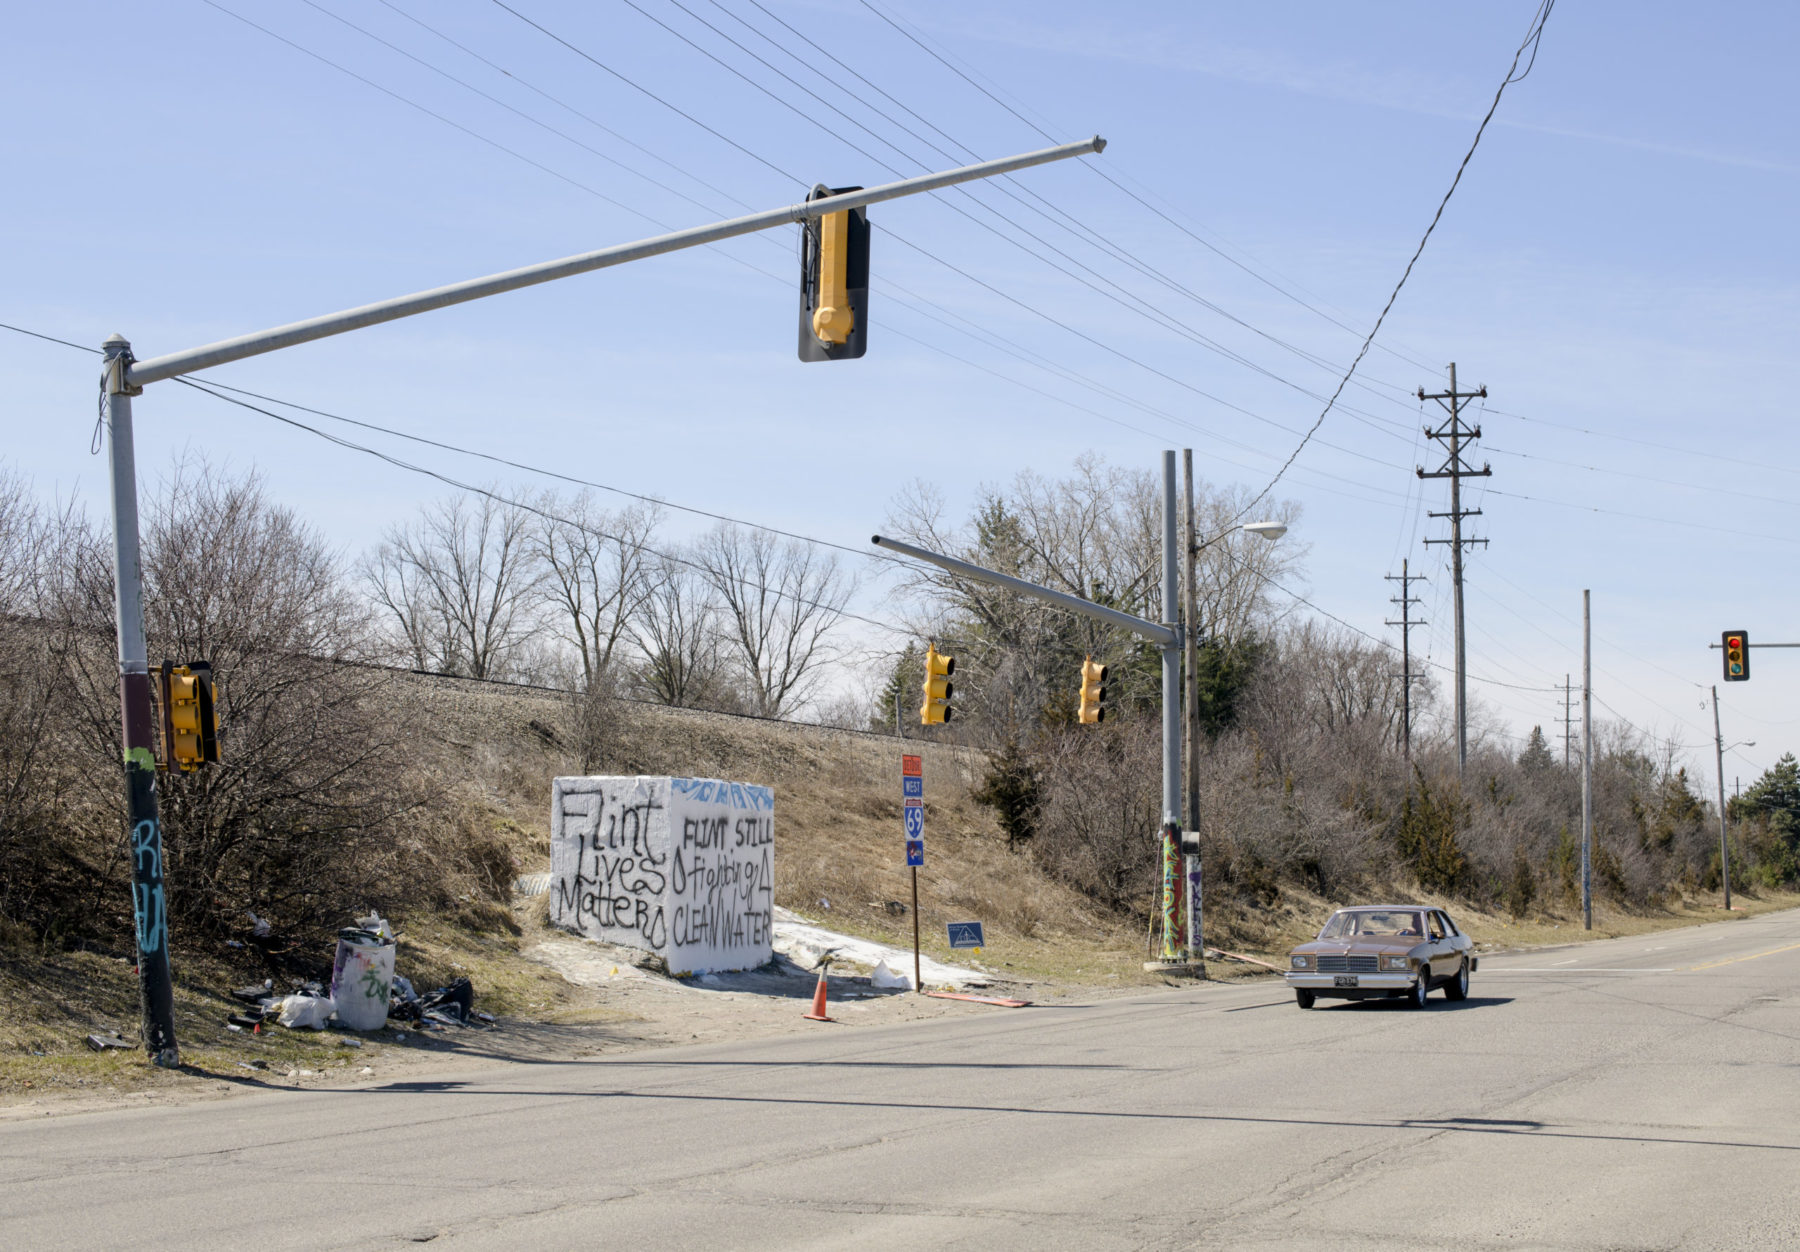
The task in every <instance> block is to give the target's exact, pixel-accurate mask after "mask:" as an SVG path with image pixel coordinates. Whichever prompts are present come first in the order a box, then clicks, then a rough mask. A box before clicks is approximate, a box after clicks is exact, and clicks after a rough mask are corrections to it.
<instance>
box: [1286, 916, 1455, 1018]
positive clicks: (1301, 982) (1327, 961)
mask: <svg viewBox="0 0 1800 1252" xmlns="http://www.w3.org/2000/svg"><path fill="white" fill-rule="evenodd" d="M1477 961H1478V958H1477V957H1476V956H1475V945H1474V944H1473V943H1471V942H1470V941H1469V937H1468V936H1467V935H1465V934H1463V933H1462V931H1460V930H1458V929H1457V928H1456V923H1455V922H1453V921H1451V920H1450V915H1449V914H1448V913H1446V912H1444V910H1442V909H1435V908H1431V907H1429V906H1427V905H1423V904H1381V905H1368V906H1363V907H1358V908H1353V909H1339V910H1338V911H1337V912H1335V913H1333V914H1332V915H1331V919H1330V920H1329V921H1327V922H1326V923H1325V925H1324V926H1323V927H1322V928H1321V929H1320V931H1319V937H1318V938H1317V939H1315V940H1313V941H1312V942H1311V943H1303V944H1301V945H1300V946H1299V947H1297V948H1295V949H1294V950H1293V952H1292V953H1290V954H1289V955H1288V972H1287V981H1288V986H1290V987H1292V988H1293V989H1294V999H1295V1001H1296V1002H1297V1003H1298V1004H1299V1005H1300V1007H1301V1008H1303V1009H1310V1008H1311V1007H1312V1006H1313V1003H1314V1001H1316V1000H1317V999H1318V998H1319V997H1321V996H1329V997H1331V998H1333V999H1339V1000H1379V999H1396V1000H1397V999H1404V1000H1405V1001H1406V1003H1407V1007H1408V1008H1415V1009H1422V1008H1424V1007H1425V997H1426V996H1427V995H1428V994H1429V993H1430V992H1431V990H1432V988H1434V987H1442V988H1443V989H1444V996H1445V998H1446V999H1450V1000H1463V999H1467V998H1468V995H1469V975H1470V974H1472V973H1474V972H1475V967H1476V964H1477Z"/></svg>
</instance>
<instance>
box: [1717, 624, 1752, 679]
mask: <svg viewBox="0 0 1800 1252" xmlns="http://www.w3.org/2000/svg"><path fill="white" fill-rule="evenodd" d="M1722 639H1723V641H1724V644H1725V681H1726V682H1728V683H1741V682H1744V681H1745V680H1746V679H1748V678H1749V677H1750V634H1749V632H1748V631H1743V630H1728V631H1726V632H1725V633H1724V635H1723V636H1722Z"/></svg>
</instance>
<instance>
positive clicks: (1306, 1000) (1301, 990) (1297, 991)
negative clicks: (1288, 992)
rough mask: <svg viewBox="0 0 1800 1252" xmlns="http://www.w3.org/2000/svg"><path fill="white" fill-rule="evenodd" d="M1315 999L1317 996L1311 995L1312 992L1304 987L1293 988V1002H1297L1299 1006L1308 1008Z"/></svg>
mask: <svg viewBox="0 0 1800 1252" xmlns="http://www.w3.org/2000/svg"><path fill="white" fill-rule="evenodd" d="M1316 999H1318V997H1317V996H1315V995H1313V993H1312V992H1310V991H1308V990H1307V989H1306V988H1305V987H1295V988H1294V1003H1295V1004H1298V1005H1299V1006H1300V1007H1301V1008H1303V1009H1310V1008H1311V1007H1312V1006H1313V1001H1315V1000H1316Z"/></svg>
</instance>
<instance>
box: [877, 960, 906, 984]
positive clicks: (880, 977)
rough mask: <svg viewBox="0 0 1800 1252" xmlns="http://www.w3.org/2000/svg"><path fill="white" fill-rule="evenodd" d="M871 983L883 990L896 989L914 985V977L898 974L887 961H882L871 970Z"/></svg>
mask: <svg viewBox="0 0 1800 1252" xmlns="http://www.w3.org/2000/svg"><path fill="white" fill-rule="evenodd" d="M869 983H870V985H871V986H874V987H876V988H877V989H879V990H882V991H894V990H899V989H904V988H907V987H910V986H912V979H910V978H908V977H907V976H906V975H905V974H896V973H895V972H894V971H893V970H891V969H889V968H888V963H887V962H886V961H880V962H877V964H876V966H875V968H874V970H873V971H871V972H870V974H869Z"/></svg>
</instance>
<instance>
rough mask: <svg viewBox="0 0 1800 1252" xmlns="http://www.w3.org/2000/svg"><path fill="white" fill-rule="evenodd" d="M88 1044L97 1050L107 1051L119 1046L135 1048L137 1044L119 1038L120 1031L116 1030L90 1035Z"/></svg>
mask: <svg viewBox="0 0 1800 1252" xmlns="http://www.w3.org/2000/svg"><path fill="white" fill-rule="evenodd" d="M87 1046H88V1047H90V1048H92V1049H93V1050H94V1051H96V1052H106V1051H109V1050H112V1049H117V1048H134V1047H136V1046H137V1045H136V1044H134V1043H128V1042H127V1041H125V1040H124V1039H121V1038H119V1035H118V1032H117V1031H114V1032H111V1033H109V1034H104V1035H89V1036H88V1037H87Z"/></svg>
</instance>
